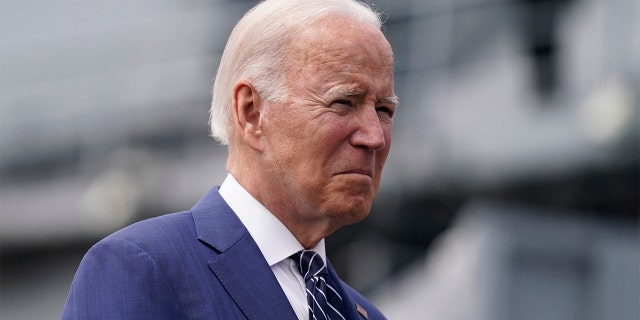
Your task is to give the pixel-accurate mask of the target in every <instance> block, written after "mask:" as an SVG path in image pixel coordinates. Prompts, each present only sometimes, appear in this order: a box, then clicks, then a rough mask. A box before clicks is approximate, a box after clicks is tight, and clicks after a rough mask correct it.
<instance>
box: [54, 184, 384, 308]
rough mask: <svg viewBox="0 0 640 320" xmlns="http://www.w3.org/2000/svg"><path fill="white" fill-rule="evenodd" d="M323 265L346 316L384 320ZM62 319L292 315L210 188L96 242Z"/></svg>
mask: <svg viewBox="0 0 640 320" xmlns="http://www.w3.org/2000/svg"><path fill="white" fill-rule="evenodd" d="M328 265H329V275H330V277H332V278H333V280H334V283H337V284H339V290H340V294H341V295H342V297H346V299H345V302H346V307H347V309H348V312H347V313H348V314H347V315H346V319H351V320H355V319H364V317H363V316H362V314H363V313H368V318H369V319H384V317H383V315H382V314H381V313H380V312H379V311H378V310H377V309H376V308H375V307H374V306H373V305H371V304H370V303H369V302H368V301H367V300H366V299H365V298H363V297H362V296H361V295H360V294H358V293H357V292H356V291H355V290H353V289H352V288H351V287H349V286H348V285H346V284H345V283H344V282H342V281H341V280H340V279H339V278H338V276H337V275H336V272H335V270H334V269H333V267H331V265H330V264H328ZM356 305H357V307H356ZM356 309H358V310H356ZM363 309H364V310H366V311H365V312H362V310H363ZM62 319H90V320H97V319H118V320H123V319H154V320H158V319H224V320H228V319H260V320H266V319H274V320H283V319H297V318H296V315H295V313H294V311H293V309H292V308H291V305H290V304H289V301H288V300H287V298H286V296H285V294H284V292H283V291H282V289H281V287H280V285H279V283H278V281H277V280H276V278H275V276H274V274H273V272H272V271H271V268H270V267H269V265H268V264H267V262H266V260H265V259H264V257H263V255H262V253H261V252H260V249H259V248H258V246H257V244H256V243H255V241H254V240H253V238H252V237H251V235H249V233H248V231H247V229H246V228H245V227H244V225H243V224H242V223H241V222H240V220H239V219H238V217H237V216H236V215H235V213H234V212H233V211H232V210H231V208H230V207H229V206H228V205H227V204H226V202H225V201H224V200H223V199H222V197H220V194H219V193H218V189H217V188H214V189H213V190H211V191H210V192H209V193H208V194H207V195H206V196H205V197H204V198H202V199H201V200H200V201H199V202H198V204H196V205H195V206H194V207H193V208H192V209H191V210H190V211H186V212H180V213H174V214H168V215H164V216H160V217H157V218H152V219H149V220H145V221H142V222H139V223H136V224H133V225H131V226H128V227H126V228H124V229H122V230H120V231H118V232H116V233H114V234H112V235H110V236H108V237H106V238H105V239H103V240H102V241H100V242H98V243H97V244H96V245H94V246H93V247H92V248H91V249H90V250H89V252H88V253H87V254H86V255H85V257H84V258H83V259H82V262H81V263H80V267H79V268H78V271H77V272H76V275H75V277H74V279H73V283H72V284H71V290H70V291H69V296H68V298H67V303H66V305H65V307H64V311H63V314H62Z"/></svg>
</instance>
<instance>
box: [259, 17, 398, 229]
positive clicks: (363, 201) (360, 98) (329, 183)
mask: <svg viewBox="0 0 640 320" xmlns="http://www.w3.org/2000/svg"><path fill="white" fill-rule="evenodd" d="M337 20H339V18H333V19H329V20H325V21H324V22H321V23H319V25H320V26H321V27H320V28H308V29H306V30H305V31H303V32H301V33H300V34H299V35H297V36H296V39H294V41H293V44H292V48H291V49H290V52H289V54H290V59H289V60H290V61H291V64H290V66H289V73H288V87H289V91H288V94H289V99H288V101H287V102H285V103H275V102H272V103H269V105H268V107H267V108H266V110H265V114H264V117H263V123H262V130H263V133H264V136H265V141H266V148H265V153H264V154H265V159H267V161H268V162H269V166H268V167H269V168H272V172H271V174H270V176H271V177H272V179H273V182H272V183H270V185H271V186H272V187H273V188H272V191H273V192H275V193H278V197H279V199H280V201H284V203H286V204H287V207H288V208H289V209H290V210H291V212H295V214H296V215H298V216H297V217H296V218H297V219H302V220H309V221H313V220H323V219H324V220H327V219H329V220H331V223H333V224H337V225H345V224H350V223H354V222H357V221H360V220H362V219H364V218H365V217H366V216H367V215H368V213H369V210H370V208H371V204H372V202H373V199H374V197H375V196H376V194H377V192H378V187H379V185H380V178H381V175H382V168H383V166H384V163H385V160H386V158H387V155H388V153H389V148H390V146H391V129H392V118H393V114H394V112H395V108H396V98H395V95H394V90H393V53H392V51H391V47H390V45H389V43H388V42H387V40H386V39H385V38H384V36H383V35H382V33H381V32H380V31H379V30H377V29H375V28H372V27H370V26H358V25H356V24H353V23H351V22H348V21H347V22H344V21H337Z"/></svg>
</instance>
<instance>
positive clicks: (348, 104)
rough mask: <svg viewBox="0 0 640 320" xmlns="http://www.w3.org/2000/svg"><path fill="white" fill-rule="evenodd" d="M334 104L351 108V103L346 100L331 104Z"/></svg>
mask: <svg viewBox="0 0 640 320" xmlns="http://www.w3.org/2000/svg"><path fill="white" fill-rule="evenodd" d="M333 103H334V104H341V105H345V106H349V107H350V106H351V101H349V100H346V99H338V100H336V101H334V102H333Z"/></svg>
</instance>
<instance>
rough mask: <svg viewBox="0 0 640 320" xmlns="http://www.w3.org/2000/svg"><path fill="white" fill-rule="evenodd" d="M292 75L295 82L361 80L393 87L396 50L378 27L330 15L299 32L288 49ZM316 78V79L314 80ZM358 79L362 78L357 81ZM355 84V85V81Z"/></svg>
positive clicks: (329, 83) (329, 82)
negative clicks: (394, 51)
mask: <svg viewBox="0 0 640 320" xmlns="http://www.w3.org/2000/svg"><path fill="white" fill-rule="evenodd" d="M289 57H290V61H291V66H290V67H291V68H290V70H289V71H290V78H291V79H292V80H293V81H296V83H298V82H300V81H306V82H322V83H323V84H324V86H330V85H331V83H332V82H333V81H337V82H340V80H341V79H342V80H347V79H346V78H349V79H351V80H350V81H351V82H353V81H352V80H355V79H361V80H363V81H364V82H371V83H366V84H367V85H369V84H370V85H375V86H386V87H389V86H390V87H391V90H393V89H392V87H393V61H394V60H393V52H392V50H391V46H390V45H389V43H388V41H387V40H386V38H385V37H384V35H383V34H382V32H380V30H378V29H377V28H376V27H374V26H371V25H363V24H358V23H357V22H352V21H349V20H342V19H341V18H340V17H339V16H332V17H327V18H325V19H323V20H320V21H319V22H317V23H315V24H314V25H312V26H308V27H307V28H305V29H304V30H302V31H300V32H299V33H297V34H296V35H295V36H294V37H293V39H292V42H291V45H290V49H289ZM314 80H316V81H314ZM355 82H359V81H355ZM352 85H354V84H353V83H352Z"/></svg>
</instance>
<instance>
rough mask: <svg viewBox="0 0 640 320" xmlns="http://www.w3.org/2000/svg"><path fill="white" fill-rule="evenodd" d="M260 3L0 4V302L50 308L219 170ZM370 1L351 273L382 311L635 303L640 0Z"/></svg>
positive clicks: (599, 307)
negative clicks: (86, 258)
mask: <svg viewBox="0 0 640 320" xmlns="http://www.w3.org/2000/svg"><path fill="white" fill-rule="evenodd" d="M255 3H256V1H240V0H208V1H204V0H187V1H169V0H153V1H152V0H137V1H124V0H112V1H75V0H60V1H42V0H20V1H18V0H2V1H1V2H0V50H1V51H0V107H1V109H0V146H1V149H0V214H1V217H0V244H1V250H0V254H1V256H0V259H1V263H2V265H1V268H0V271H1V273H0V293H1V297H0V302H1V305H0V308H1V309H0V318H2V319H11V320H19V319H29V320H33V319H56V318H59V315H60V312H61V310H62V306H63V304H64V301H65V299H66V294H67V291H68V289H69V286H70V283H71V280H72V278H73V274H74V272H75V269H76V268H77V266H78V263H79V262H80V259H81V258H82V255H83V254H84V253H85V252H86V250H87V249H88V248H89V247H90V246H91V245H92V244H93V243H95V242H96V241H98V240H99V239H100V238H102V237H104V236H105V235H107V234H109V233H111V232H113V231H114V230H117V229H119V228H121V227H122V226H125V225H127V224H130V223H132V222H134V221H138V220H140V219H144V218H148V217H152V216H157V215H160V214H164V213H169V212H173V211H179V210H184V209H188V208H190V207H191V206H192V205H193V204H194V203H195V202H196V201H197V200H198V199H199V198H200V197H201V196H202V195H204V194H205V193H206V192H207V190H209V188H211V187H212V186H214V185H217V184H220V183H221V182H222V180H223V179H224V176H225V174H226V173H225V170H224V168H225V159H226V149H225V148H223V147H220V146H218V145H217V144H216V143H215V142H214V141H213V140H212V139H210V138H209V137H208V127H207V117H208V113H207V111H208V107H209V103H210V90H211V86H212V79H213V77H214V76H215V72H216V68H217V63H218V60H219V57H220V54H221V52H222V49H223V46H224V44H225V42H226V38H227V36H228V35H229V33H230V31H231V28H232V27H233V25H234V24H235V23H236V22H237V20H238V19H240V17H241V16H242V14H243V13H244V12H245V11H246V10H247V9H249V8H250V7H251V6H252V5H254V4H255ZM373 5H374V6H375V7H376V8H377V9H378V10H381V11H383V12H384V13H385V17H386V28H385V30H384V32H385V34H386V35H387V37H388V39H389V40H390V42H391V44H392V46H393V47H394V50H395V53H396V61H397V65H396V91H397V94H398V96H399V97H400V99H401V104H400V106H399V109H398V113H397V118H396V119H395V124H394V142H393V147H392V152H391V155H390V157H389V160H388V162H387V166H386V168H385V172H384V178H383V183H382V188H381V191H380V194H379V197H378V199H377V200H376V202H375V205H374V208H373V210H372V213H371V215H370V216H369V218H368V219H367V220H366V221H365V222H363V223H360V224H357V225H354V226H349V227H345V228H343V229H341V230H339V231H338V232H337V233H336V234H334V235H333V236H332V237H331V238H330V239H328V253H329V256H330V257H331V259H332V261H333V263H334V265H335V266H336V268H337V269H338V271H339V273H340V274H341V275H342V276H343V278H344V279H345V280H347V281H348V282H350V283H351V284H352V285H353V286H354V287H355V288H357V289H359V290H361V292H363V293H365V295H367V296H368V297H369V298H371V299H373V300H374V301H375V302H376V303H377V304H378V305H379V306H380V308H381V309H382V310H383V311H384V312H386V313H387V316H388V317H389V318H390V319H451V320H457V319H460V320H466V319H478V320H484V319H486V320H489V319H491V320H507V319H547V320H549V319H551V320H554V319H562V320H573V319H575V320H578V319H580V320H581V319H617V320H626V319H629V320H637V319H639V318H640V307H639V301H640V277H639V270H640V239H639V226H640V225H639V203H640V202H639V195H640V191H639V179H640V170H639V165H640V160H639V159H640V157H639V153H638V150H639V145H640V138H639V137H640V135H639V133H640V114H639V111H640V2H638V1H637V0H556V1H552V0H509V1H508V0H430V1H421V0H378V1H373Z"/></svg>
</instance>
